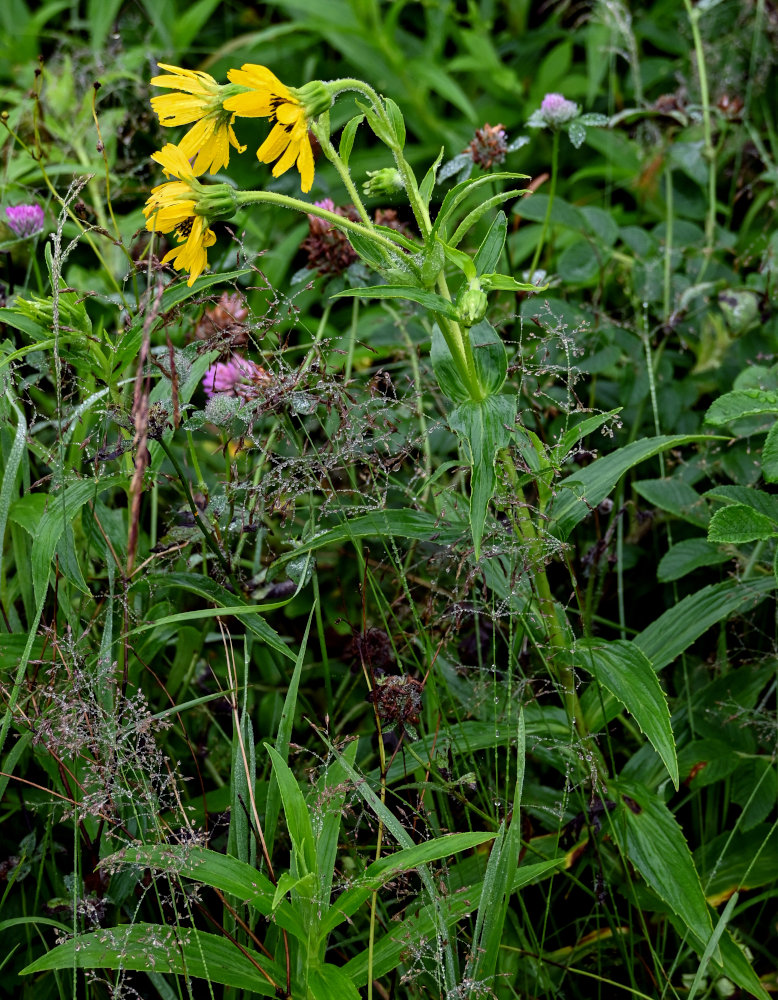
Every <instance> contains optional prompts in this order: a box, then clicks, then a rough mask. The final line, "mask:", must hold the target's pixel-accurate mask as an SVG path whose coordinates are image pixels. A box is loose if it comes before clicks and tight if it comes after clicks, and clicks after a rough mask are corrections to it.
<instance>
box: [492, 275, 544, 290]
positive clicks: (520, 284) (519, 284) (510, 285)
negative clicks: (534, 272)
mask: <svg viewBox="0 0 778 1000" xmlns="http://www.w3.org/2000/svg"><path fill="white" fill-rule="evenodd" d="M481 284H482V285H483V287H484V289H485V290H486V291H487V292H542V291H543V290H544V289H545V288H548V285H533V284H532V282H531V281H516V279H515V278H512V277H511V276H510V275H508V274H484V275H483V276H482V278H481Z"/></svg>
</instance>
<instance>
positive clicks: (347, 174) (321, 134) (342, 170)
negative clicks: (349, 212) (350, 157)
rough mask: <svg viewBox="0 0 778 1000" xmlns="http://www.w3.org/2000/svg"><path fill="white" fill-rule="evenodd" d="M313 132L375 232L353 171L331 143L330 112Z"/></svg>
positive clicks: (353, 202)
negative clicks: (352, 177) (353, 178)
mask: <svg viewBox="0 0 778 1000" xmlns="http://www.w3.org/2000/svg"><path fill="white" fill-rule="evenodd" d="M322 119H324V121H322ZM312 131H313V134H314V135H315V136H316V138H317V139H318V140H319V145H320V146H321V148H322V152H323V153H324V155H325V156H326V157H327V159H328V160H329V161H330V163H331V164H332V165H333V167H335V169H336V170H337V171H338V174H339V175H340V179H341V180H342V181H343V186H344V187H345V188H346V190H347V191H348V194H349V197H350V198H351V201H352V204H353V205H354V207H355V208H356V210H357V212H359V217H360V219H361V220H362V222H363V223H364V225H366V226H367V228H368V229H369V230H370V231H371V232H374V231H375V227H374V225H373V220H372V219H371V218H370V216H369V215H368V214H367V209H366V208H365V206H364V205H363V203H362V199H361V197H360V195H359V191H358V190H357V187H356V185H355V184H354V181H353V180H352V179H351V171H350V170H349V168H348V167H347V166H346V164H345V163H344V162H343V160H342V159H341V157H340V154H339V153H338V152H336V150H335V147H334V146H333V145H332V143H331V142H330V136H329V112H325V114H323V115H321V116H320V118H319V120H318V121H317V122H315V123H314V124H313V126H312Z"/></svg>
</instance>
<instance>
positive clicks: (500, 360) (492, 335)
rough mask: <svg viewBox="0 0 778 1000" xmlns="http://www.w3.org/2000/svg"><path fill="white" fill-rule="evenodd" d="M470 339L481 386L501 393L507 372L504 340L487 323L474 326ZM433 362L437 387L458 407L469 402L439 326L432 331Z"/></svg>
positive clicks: (466, 390)
mask: <svg viewBox="0 0 778 1000" xmlns="http://www.w3.org/2000/svg"><path fill="white" fill-rule="evenodd" d="M469 336H470V343H471V345H472V347H473V359H474V361H475V369H476V374H477V375H478V380H479V382H480V383H481V385H482V386H483V387H484V389H485V390H487V391H488V392H489V393H493V394H494V393H498V392H499V391H500V389H501V388H502V386H503V384H504V382H505V376H506V374H507V371H508V354H507V352H506V350H505V344H504V343H503V340H502V337H501V336H500V335H499V333H498V332H497V331H496V330H495V328H494V327H493V326H492V324H491V323H489V322H488V320H481V322H480V323H476V325H475V326H471V327H470V333H469ZM430 360H431V362H432V368H433V370H434V372H435V378H436V379H437V381H438V385H439V386H440V388H441V390H442V391H443V392H444V393H445V394H446V396H448V398H449V399H451V400H453V401H454V402H455V403H464V402H466V401H468V400H469V399H470V394H469V392H468V389H467V387H466V386H464V385H462V379H461V378H460V376H459V370H458V368H457V367H456V365H455V363H454V359H453V358H452V357H451V352H450V351H449V349H448V344H447V343H446V341H445V338H444V337H443V334H442V333H441V332H440V328H439V327H438V325H437V323H436V324H435V325H434V326H433V328H432V346H431V348H430Z"/></svg>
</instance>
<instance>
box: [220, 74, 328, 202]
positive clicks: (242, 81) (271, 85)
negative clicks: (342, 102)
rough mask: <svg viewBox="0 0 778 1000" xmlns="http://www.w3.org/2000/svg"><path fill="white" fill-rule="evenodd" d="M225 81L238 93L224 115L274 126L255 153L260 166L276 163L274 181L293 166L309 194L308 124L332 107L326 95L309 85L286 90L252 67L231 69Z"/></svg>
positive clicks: (275, 79) (273, 77)
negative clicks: (233, 114)
mask: <svg viewBox="0 0 778 1000" xmlns="http://www.w3.org/2000/svg"><path fill="white" fill-rule="evenodd" d="M227 77H228V79H229V80H230V82H231V83H233V84H236V85H238V86H239V87H240V88H241V92H239V93H236V94H233V95H232V96H230V97H227V98H226V99H225V101H224V108H225V110H226V111H231V112H234V113H235V115H237V116H238V118H269V119H270V121H271V122H275V124H274V126H273V129H272V131H271V132H270V135H269V136H268V137H267V139H265V141H264V142H263V143H262V145H261V146H260V147H259V149H258V150H257V157H258V159H259V161H260V163H272V162H273V160H277V161H278V162H277V163H276V164H275V166H274V167H273V176H274V177H279V176H280V175H281V174H283V173H285V172H286V171H287V170H288V169H289V168H290V167H292V166H295V165H296V166H297V169H298V170H299V171H300V187H301V189H302V190H303V191H304V192H307V191H310V190H311V186H312V185H313V173H314V168H313V150H312V149H311V140H310V139H309V137H308V128H309V124H308V123H309V120H310V119H311V118H313V117H315V116H316V115H318V114H321V113H322V111H326V110H327V108H329V106H330V104H331V103H332V98H331V96H330V94H329V91H327V90H326V89H325V88H324V85H323V84H318V85H317V88H318V89H312V88H311V85H310V84H309V85H308V86H307V87H303V88H301V89H300V90H295V89H294V88H289V87H286V86H285V85H284V84H283V83H281V81H280V80H279V79H278V77H277V76H276V75H275V74H274V73H271V71H270V70H269V69H267V67H265V66H256V65H254V64H252V63H246V64H245V65H244V66H242V67H241V68H240V69H231V70H230V71H229V72H228V73H227ZM243 88H245V89H243Z"/></svg>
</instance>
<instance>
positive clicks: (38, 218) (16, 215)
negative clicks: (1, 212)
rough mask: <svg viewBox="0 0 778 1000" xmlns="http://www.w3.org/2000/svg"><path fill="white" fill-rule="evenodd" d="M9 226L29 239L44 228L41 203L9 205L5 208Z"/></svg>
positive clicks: (20, 235)
mask: <svg viewBox="0 0 778 1000" xmlns="http://www.w3.org/2000/svg"><path fill="white" fill-rule="evenodd" d="M5 218H6V222H7V223H8V228H9V229H10V230H11V231H12V232H13V233H14V234H15V235H16V236H19V237H20V238H21V239H29V237H30V236H35V235H36V234H37V233H40V232H41V231H42V230H43V221H44V216H43V209H42V208H41V207H40V205H9V206H8V207H7V208H6V210H5Z"/></svg>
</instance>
